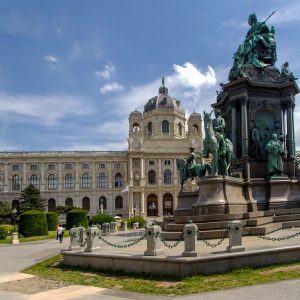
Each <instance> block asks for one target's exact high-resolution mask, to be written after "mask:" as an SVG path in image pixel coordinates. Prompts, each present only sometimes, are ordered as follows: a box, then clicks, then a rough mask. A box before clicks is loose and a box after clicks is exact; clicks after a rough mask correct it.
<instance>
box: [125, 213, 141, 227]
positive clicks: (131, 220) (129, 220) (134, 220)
mask: <svg viewBox="0 0 300 300" xmlns="http://www.w3.org/2000/svg"><path fill="white" fill-rule="evenodd" d="M125 221H127V225H128V226H129V227H133V225H132V224H133V223H139V227H140V228H141V227H144V225H145V219H144V218H143V217H141V216H135V218H134V217H130V218H127V219H126V220H125Z"/></svg>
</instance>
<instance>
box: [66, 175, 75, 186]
mask: <svg viewBox="0 0 300 300" xmlns="http://www.w3.org/2000/svg"><path fill="white" fill-rule="evenodd" d="M65 188H66V189H68V190H71V189H73V188H74V178H73V175H72V174H67V175H66V176H65Z"/></svg>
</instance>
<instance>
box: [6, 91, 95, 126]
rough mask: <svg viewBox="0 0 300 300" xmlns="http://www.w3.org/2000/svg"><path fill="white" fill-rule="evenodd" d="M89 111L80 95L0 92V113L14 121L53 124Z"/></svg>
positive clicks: (90, 110)
mask: <svg viewBox="0 0 300 300" xmlns="http://www.w3.org/2000/svg"><path fill="white" fill-rule="evenodd" d="M91 112H92V109H91V108H89V105H87V103H86V100H84V99H81V98H80V97H74V96H69V95H50V96H41V95H9V94H3V93H2V94H0V113H1V114H5V115H7V116H8V117H9V118H11V119H13V120H14V121H16V120H19V121H21V122H27V123H37V124H42V125H45V126H53V125H56V124H57V123H58V122H59V120H61V119H63V118H64V117H69V116H71V115H87V114H90V113H91Z"/></svg>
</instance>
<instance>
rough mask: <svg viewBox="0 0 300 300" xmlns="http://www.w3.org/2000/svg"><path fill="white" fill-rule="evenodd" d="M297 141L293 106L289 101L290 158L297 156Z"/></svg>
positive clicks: (288, 144)
mask: <svg viewBox="0 0 300 300" xmlns="http://www.w3.org/2000/svg"><path fill="white" fill-rule="evenodd" d="M294 145H295V141H294V124H293V108H292V105H291V104H290V103H289V104H288V106H287V150H288V158H293V157H294V156H295V152H294V149H295V146H294Z"/></svg>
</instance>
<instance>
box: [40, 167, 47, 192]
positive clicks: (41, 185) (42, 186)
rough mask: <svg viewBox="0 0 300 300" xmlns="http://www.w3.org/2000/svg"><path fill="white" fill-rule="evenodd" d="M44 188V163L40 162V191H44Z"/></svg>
mask: <svg viewBox="0 0 300 300" xmlns="http://www.w3.org/2000/svg"><path fill="white" fill-rule="evenodd" d="M45 190H46V186H45V165H44V164H43V163H41V177H40V191H41V192H44V191H45Z"/></svg>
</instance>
